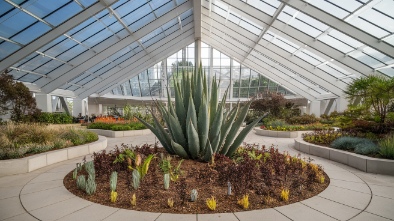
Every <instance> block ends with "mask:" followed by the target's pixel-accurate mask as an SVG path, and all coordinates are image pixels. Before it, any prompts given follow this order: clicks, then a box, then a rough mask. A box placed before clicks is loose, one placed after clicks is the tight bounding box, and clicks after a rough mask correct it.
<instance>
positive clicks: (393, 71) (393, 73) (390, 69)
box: [379, 68, 394, 77]
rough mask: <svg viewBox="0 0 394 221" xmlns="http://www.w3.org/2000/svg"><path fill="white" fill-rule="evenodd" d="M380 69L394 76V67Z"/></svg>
mask: <svg viewBox="0 0 394 221" xmlns="http://www.w3.org/2000/svg"><path fill="white" fill-rule="evenodd" d="M379 71H380V72H382V73H383V74H385V75H387V76H389V77H394V68H385V69H381V70H379Z"/></svg>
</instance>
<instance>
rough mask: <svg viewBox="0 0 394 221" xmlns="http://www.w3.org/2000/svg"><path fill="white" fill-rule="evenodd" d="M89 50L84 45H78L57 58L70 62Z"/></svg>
mask: <svg viewBox="0 0 394 221" xmlns="http://www.w3.org/2000/svg"><path fill="white" fill-rule="evenodd" d="M86 50H88V49H86V48H85V47H83V46H82V45H79V44H78V45H76V46H75V47H73V48H70V49H69V50H67V51H65V52H64V53H62V54H60V55H59V56H57V58H59V59H61V60H63V61H69V60H71V59H73V58H74V57H75V56H77V55H79V54H81V53H82V52H84V51H86Z"/></svg>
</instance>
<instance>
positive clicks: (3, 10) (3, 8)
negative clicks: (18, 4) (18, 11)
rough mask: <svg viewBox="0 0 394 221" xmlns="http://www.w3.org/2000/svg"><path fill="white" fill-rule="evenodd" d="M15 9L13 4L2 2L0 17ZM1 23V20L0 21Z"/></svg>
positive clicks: (0, 4)
mask: <svg viewBox="0 0 394 221" xmlns="http://www.w3.org/2000/svg"><path fill="white" fill-rule="evenodd" d="M12 8H13V7H12V5H11V4H8V3H7V2H5V1H0V17H2V16H3V14H5V13H6V12H8V11H9V10H11V9H12ZM0 21H1V20H0Z"/></svg>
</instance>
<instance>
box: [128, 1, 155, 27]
mask: <svg viewBox="0 0 394 221" xmlns="http://www.w3.org/2000/svg"><path fill="white" fill-rule="evenodd" d="M127 10H128V11H129V9H127ZM151 12H152V10H151V8H150V6H149V4H145V5H143V6H141V7H139V8H138V9H136V10H135V11H133V12H132V13H130V14H128V15H126V16H124V17H122V20H123V21H124V22H126V24H128V25H129V24H132V23H134V22H136V21H138V20H139V19H141V18H143V17H144V16H146V15H147V14H149V13H151ZM133 31H134V29H133Z"/></svg>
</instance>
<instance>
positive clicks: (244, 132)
mask: <svg viewBox="0 0 394 221" xmlns="http://www.w3.org/2000/svg"><path fill="white" fill-rule="evenodd" d="M263 117H265V116H262V117H259V118H257V119H256V120H254V121H253V122H252V123H251V124H249V125H248V126H246V127H245V128H244V129H243V130H242V131H241V132H240V133H239V134H238V136H237V138H235V140H234V142H233V144H232V145H231V146H230V148H229V149H228V151H227V153H226V156H228V157H231V155H233V153H234V152H235V151H236V150H237V149H238V147H239V145H241V144H242V142H243V141H244V139H245V137H246V135H248V133H249V132H250V131H251V130H252V129H253V127H254V126H256V124H257V123H258V122H259V121H260V120H261V119H262V118H263Z"/></svg>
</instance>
